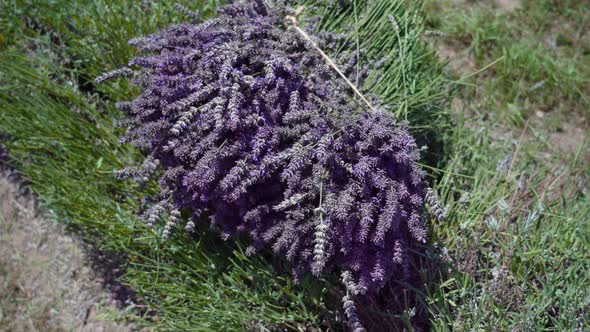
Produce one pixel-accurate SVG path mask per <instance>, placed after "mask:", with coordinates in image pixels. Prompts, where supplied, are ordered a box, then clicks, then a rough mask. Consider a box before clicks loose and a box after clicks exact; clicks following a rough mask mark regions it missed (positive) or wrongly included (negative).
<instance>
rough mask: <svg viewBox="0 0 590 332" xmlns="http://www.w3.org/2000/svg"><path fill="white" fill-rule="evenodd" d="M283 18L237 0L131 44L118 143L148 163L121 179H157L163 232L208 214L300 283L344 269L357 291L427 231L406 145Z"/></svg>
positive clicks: (393, 270) (403, 134) (373, 286)
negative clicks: (183, 217) (278, 261)
mask: <svg viewBox="0 0 590 332" xmlns="http://www.w3.org/2000/svg"><path fill="white" fill-rule="evenodd" d="M283 17H284V13H278V12H276V11H274V10H271V9H269V8H267V7H266V6H265V5H264V4H263V2H262V1H255V2H253V3H247V4H234V5H229V6H225V7H222V8H221V9H220V11H219V16H218V17H217V18H215V19H211V20H208V21H206V22H204V23H202V24H188V23H185V24H180V25H176V26H173V27H169V28H167V29H165V30H164V31H162V32H161V33H159V34H157V35H152V36H149V37H146V38H139V39H134V40H133V41H132V42H130V44H131V45H133V46H134V47H136V48H137V49H138V50H139V51H140V52H143V53H146V54H142V55H140V56H138V57H136V58H133V59H132V60H131V61H130V66H135V67H137V68H138V70H136V71H135V73H134V82H135V83H136V84H137V85H139V86H141V88H142V93H141V95H139V96H138V97H137V98H136V99H135V100H133V101H132V102H130V103H124V104H122V105H123V106H124V109H125V110H126V111H127V112H128V114H129V121H126V122H125V125H126V127H127V128H126V129H127V132H126V134H125V136H124V141H125V142H129V143H131V144H133V145H135V146H137V147H139V148H140V149H142V150H143V151H144V152H145V153H146V154H147V155H148V159H149V160H150V163H149V164H148V166H150V167H151V168H150V169H149V172H147V171H146V172H141V171H137V170H136V171H134V172H131V173H132V174H131V175H133V174H141V175H142V176H144V175H145V174H149V175H150V176H155V177H157V178H158V180H159V183H160V185H161V187H162V191H163V193H165V194H161V195H160V200H159V202H158V203H156V204H155V206H157V207H158V208H152V209H151V210H149V211H150V213H149V214H148V215H149V216H151V219H149V220H150V222H151V223H153V222H154V221H155V217H153V216H155V215H160V214H161V213H162V210H163V209H164V208H165V209H168V210H169V211H173V213H172V214H171V215H172V216H173V220H172V221H170V220H169V221H168V223H167V224H166V229H165V234H166V236H168V235H169V234H170V233H171V232H172V230H173V229H174V228H175V226H176V223H177V222H178V220H177V219H178V217H179V215H180V213H179V211H186V212H190V213H191V216H192V218H190V219H189V224H187V225H186V226H185V229H187V230H189V231H192V230H194V229H195V223H197V222H207V220H206V219H204V218H199V217H200V216H201V214H202V211H207V214H208V215H209V219H208V220H209V222H210V223H211V226H212V227H213V228H214V229H215V230H217V231H218V232H219V233H220V234H221V236H222V237H223V238H224V239H227V238H228V237H230V236H236V235H238V234H247V236H248V237H249V239H250V246H249V247H248V250H247V252H248V253H249V254H254V253H256V252H258V251H260V250H262V249H265V248H266V249H272V250H273V251H274V252H275V253H276V254H277V255H282V256H284V257H286V258H287V260H288V261H290V262H291V264H292V270H293V275H294V277H295V278H296V279H298V278H300V277H301V275H302V274H303V273H306V272H308V271H312V272H313V273H314V274H316V275H319V274H321V273H328V272H330V271H333V270H340V271H346V273H347V274H346V276H347V282H348V283H350V285H354V290H355V293H356V294H368V293H371V292H377V291H379V290H380V289H381V288H382V287H383V286H384V285H385V284H386V283H387V282H388V281H389V280H390V279H391V278H392V277H394V276H400V275H405V276H408V269H407V266H408V265H409V263H408V259H409V258H408V255H409V254H408V252H409V251H408V250H406V248H407V247H409V246H410V245H411V244H415V243H419V242H420V243H423V242H425V241H426V228H425V225H424V221H423V219H422V217H421V215H422V208H423V201H424V195H425V186H424V183H423V180H422V179H423V173H422V171H421V170H420V169H419V168H418V166H417V165H416V161H417V159H418V157H419V155H418V151H417V147H416V143H415V141H414V139H413V138H412V137H411V136H410V135H409V133H408V131H407V129H406V128H405V127H404V126H403V125H400V124H398V123H396V121H395V120H394V119H393V117H392V115H390V114H387V113H384V112H380V111H376V112H371V113H366V112H363V111H362V110H359V109H358V107H359V106H358V105H357V104H356V103H355V102H354V101H353V100H352V98H350V96H351V91H350V90H349V87H348V86H347V85H346V84H345V83H344V82H343V81H342V80H341V79H340V78H339V77H338V75H337V74H336V73H334V72H333V70H332V69H331V68H330V67H328V66H327V65H326V64H325V62H324V60H323V59H322V58H321V56H320V55H319V54H317V52H316V51H315V50H313V49H309V48H308V47H307V46H306V42H305V41H304V40H302V39H301V38H300V36H299V35H298V34H297V33H296V32H293V31H290V30H287V29H285V26H284V23H283ZM323 38H328V39H329V38H331V39H334V37H333V36H331V35H328V34H323ZM325 44H326V43H325V42H321V43H320V45H325ZM124 74H125V75H128V74H129V72H128V71H124ZM359 79H361V80H362V77H360V78H359ZM153 165H158V167H159V168H160V170H161V172H154V171H153ZM144 177H145V176H144ZM168 214H170V213H168Z"/></svg>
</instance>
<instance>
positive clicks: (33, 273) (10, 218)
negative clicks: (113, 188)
mask: <svg viewBox="0 0 590 332" xmlns="http://www.w3.org/2000/svg"><path fill="white" fill-rule="evenodd" d="M89 266H90V263H89V260H88V258H87V257H86V255H85V254H84V251H83V250H82V247H81V245H80V243H78V242H77V241H76V240H74V239H72V238H71V237H69V236H67V235H65V234H64V231H63V228H62V227H60V225H58V224H56V223H54V222H52V221H49V220H46V219H44V218H43V216H42V215H41V214H40V213H39V210H38V208H37V207H36V206H35V200H34V199H33V198H31V197H30V195H26V194H23V192H22V190H19V188H18V186H17V184H15V182H14V181H11V180H9V179H8V177H7V176H6V173H5V172H3V173H0V331H11V332H18V331H87V332H90V331H97V332H98V331H104V332H107V331H132V330H134V327H133V326H132V325H130V324H120V323H116V322H112V321H106V320H102V319H101V315H102V316H104V313H105V312H106V311H108V310H109V309H110V310H117V309H116V305H115V300H114V299H113V298H112V296H111V294H110V293H109V292H108V291H106V290H105V289H104V287H103V284H104V283H103V280H102V279H101V277H100V276H98V275H97V273H95V272H94V271H93V270H92V268H90V267H89Z"/></svg>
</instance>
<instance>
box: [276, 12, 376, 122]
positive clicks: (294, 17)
mask: <svg viewBox="0 0 590 332" xmlns="http://www.w3.org/2000/svg"><path fill="white" fill-rule="evenodd" d="M302 11H303V7H299V8H298V9H297V10H296V11H295V14H294V15H287V16H285V20H286V21H287V22H289V23H291V26H292V27H293V29H295V31H297V32H299V34H300V35H301V36H302V37H303V38H304V39H305V40H307V41H308V42H309V43H310V44H311V46H313V47H314V48H315V49H316V50H317V51H318V52H319V53H320V55H321V56H322V57H323V58H324V60H326V62H327V63H328V65H329V66H330V67H332V68H333V69H334V70H335V71H336V72H337V73H338V75H340V77H342V79H344V81H345V82H346V83H347V84H348V86H350V88H351V89H352V91H354V93H356V94H357V95H358V96H359V97H360V98H361V99H362V100H363V101H364V102H365V104H367V106H368V107H369V109H370V110H371V111H375V108H374V107H373V105H372V104H371V102H369V100H367V98H365V96H364V95H363V94H362V93H361V92H360V91H359V89H358V88H357V87H356V86H355V85H354V84H353V83H352V82H351V81H350V80H349V79H348V78H347V77H346V75H344V73H342V71H340V69H338V66H337V65H336V63H334V61H333V60H332V59H331V58H330V57H329V56H328V55H327V54H326V53H324V51H322V49H321V48H319V46H317V44H316V43H315V42H314V41H313V40H312V39H311V37H310V36H309V35H308V34H307V32H305V31H304V30H303V29H301V28H300V27H298V26H297V15H299V14H300V13H301V12H302Z"/></svg>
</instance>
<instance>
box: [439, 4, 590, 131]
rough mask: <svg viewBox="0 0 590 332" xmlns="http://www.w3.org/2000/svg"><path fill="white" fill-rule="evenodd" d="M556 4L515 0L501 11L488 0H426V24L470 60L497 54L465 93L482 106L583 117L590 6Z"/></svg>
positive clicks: (588, 80)
mask: <svg viewBox="0 0 590 332" xmlns="http://www.w3.org/2000/svg"><path fill="white" fill-rule="evenodd" d="M558 3H559V4H558V5H556V4H555V1H548V0H547V1H532V0H531V1H518V5H517V6H516V8H515V9H512V10H501V9H498V8H497V6H494V2H493V1H488V2H478V3H473V4H463V5H461V4H457V3H453V2H452V1H428V11H429V12H430V13H432V14H433V15H430V17H429V25H430V27H431V28H432V29H436V30H438V31H440V32H443V33H444V36H443V37H441V38H439V42H440V43H445V44H448V45H449V46H450V47H452V48H455V49H458V50H459V49H463V50H465V52H467V54H468V56H469V57H470V58H471V60H470V61H471V62H473V63H474V65H475V66H476V67H479V68H481V67H484V66H485V65H487V64H489V63H491V62H493V61H496V60H499V61H498V62H497V63H495V64H494V65H493V66H492V67H491V69H490V70H489V71H488V72H486V73H484V74H483V75H484V77H485V79H481V80H471V81H470V83H473V88H472V89H471V94H472V95H476V96H477V98H478V99H479V100H480V101H482V102H483V103H484V106H486V107H488V106H489V107H493V108H494V110H497V111H498V113H500V114H502V115H504V117H505V118H508V119H510V118H513V117H514V116H515V115H514V114H512V113H514V112H512V111H513V110H514V109H517V110H518V112H520V113H521V114H519V115H516V117H517V118H524V119H526V118H528V117H529V116H530V115H533V114H534V113H535V111H543V112H549V111H553V110H558V111H563V112H577V113H580V114H583V115H585V116H586V117H589V116H590V113H588V111H587V110H588V109H589V106H590V99H589V97H588V96H589V95H590V69H589V68H590V66H588V64H589V63H590V39H589V38H588V36H587V34H585V33H584V30H585V29H586V28H585V26H586V25H587V22H588V20H589V19H590V9H589V7H588V6H587V5H586V4H583V2H580V1H558ZM467 70H469V69H467ZM471 70H473V71H474V70H475V68H471ZM464 74H465V73H464ZM503 110H504V111H503ZM522 124H524V121H522Z"/></svg>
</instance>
